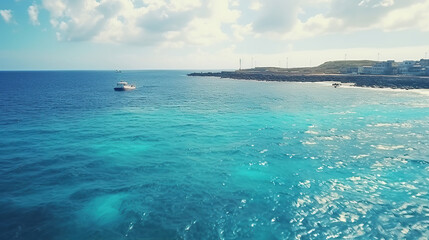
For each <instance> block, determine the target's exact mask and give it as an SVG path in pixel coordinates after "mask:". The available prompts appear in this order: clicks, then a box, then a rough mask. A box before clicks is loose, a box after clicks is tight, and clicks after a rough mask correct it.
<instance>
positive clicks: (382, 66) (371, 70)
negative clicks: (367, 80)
mask: <svg viewBox="0 0 429 240" xmlns="http://www.w3.org/2000/svg"><path fill="white" fill-rule="evenodd" d="M341 73H343V74H361V75H411V76H429V59H420V61H413V60H407V61H403V62H395V61H393V60H389V61H383V62H377V63H375V64H374V65H372V66H361V67H348V68H346V69H343V70H342V71H341Z"/></svg>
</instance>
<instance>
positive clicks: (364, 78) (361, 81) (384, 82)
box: [188, 71, 429, 89]
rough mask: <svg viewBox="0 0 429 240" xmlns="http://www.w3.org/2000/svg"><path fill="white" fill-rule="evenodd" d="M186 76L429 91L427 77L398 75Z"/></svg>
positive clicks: (242, 73) (225, 73)
mask: <svg viewBox="0 0 429 240" xmlns="http://www.w3.org/2000/svg"><path fill="white" fill-rule="evenodd" d="M188 76H202V77H220V78H231V79H241V80H257V81H278V82H283V81H284V82H331V81H334V82H341V83H349V84H350V83H351V84H353V85H354V86H357V87H374V88H393V89H396V88H400V89H429V77H418V76H399V75H347V74H286V73H276V72H252V71H222V72H200V73H197V72H195V73H189V74H188Z"/></svg>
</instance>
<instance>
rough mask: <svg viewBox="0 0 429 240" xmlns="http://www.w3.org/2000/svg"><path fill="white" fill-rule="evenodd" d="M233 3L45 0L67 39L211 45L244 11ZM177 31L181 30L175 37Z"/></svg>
mask: <svg viewBox="0 0 429 240" xmlns="http://www.w3.org/2000/svg"><path fill="white" fill-rule="evenodd" d="M138 3H139V4H138ZM233 3H234V2H232V1H229V0H165V1H164V0H143V1H142V2H138V1H135V0H43V6H44V8H45V9H47V10H48V11H49V12H50V13H51V20H50V22H51V25H52V26H53V27H54V28H55V29H56V30H57V31H58V36H60V37H59V39H62V40H63V41H80V40H83V41H87V40H88V41H97V42H116V43H131V44H138V45H156V44H162V45H165V46H173V45H175V46H177V45H181V44H183V42H185V43H188V44H202V45H208V44H212V43H216V42H219V41H224V40H227V39H228V38H229V36H228V35H227V34H226V33H225V32H224V29H223V27H225V26H226V25H228V24H233V23H235V22H236V21H237V19H238V17H239V16H240V12H239V11H237V10H234V9H232V6H231V5H232V4H233ZM60 23H62V24H60ZM61 25H62V26H61ZM171 32H179V33H180V34H175V35H174V37H172V35H171V34H169V33H171ZM166 41H175V42H181V44H171V43H170V44H167V43H165V42H166Z"/></svg>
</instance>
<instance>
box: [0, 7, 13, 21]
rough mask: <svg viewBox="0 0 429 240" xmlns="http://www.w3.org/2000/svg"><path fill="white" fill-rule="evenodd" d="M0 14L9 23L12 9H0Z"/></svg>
mask: <svg viewBox="0 0 429 240" xmlns="http://www.w3.org/2000/svg"><path fill="white" fill-rule="evenodd" d="M0 15H1V16H2V18H3V20H4V21H5V22H6V23H9V22H10V20H11V19H12V10H10V9H3V10H0Z"/></svg>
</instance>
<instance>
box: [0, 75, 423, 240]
mask: <svg viewBox="0 0 429 240" xmlns="http://www.w3.org/2000/svg"><path fill="white" fill-rule="evenodd" d="M186 73H187V71H124V72H123V73H121V74H117V73H114V72H113V71H68V72H0V86H1V87H0V110H1V111H0V239H43V240H48V239H82V240H85V239H103V240H109V239H331V238H332V239H335V238H341V239H342V238H357V239H383V238H384V239H419V238H420V239H428V238H429V230H428V228H429V193H428V192H429V97H428V95H422V94H416V93H413V92H410V91H398V92H394V91H378V90H370V89H362V88H338V89H335V88H332V87H330V86H328V85H323V84H317V83H314V84H308V83H279V82H257V81H239V80H231V79H218V78H200V77H187V76H186ZM119 80H125V81H128V82H130V83H134V84H135V85H137V87H138V88H137V89H136V90H135V91H129V92H115V91H113V87H114V86H115V84H116V82H117V81H119Z"/></svg>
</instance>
